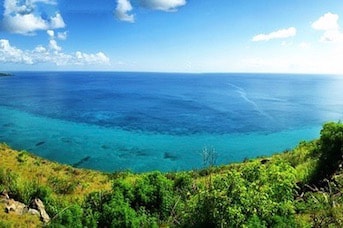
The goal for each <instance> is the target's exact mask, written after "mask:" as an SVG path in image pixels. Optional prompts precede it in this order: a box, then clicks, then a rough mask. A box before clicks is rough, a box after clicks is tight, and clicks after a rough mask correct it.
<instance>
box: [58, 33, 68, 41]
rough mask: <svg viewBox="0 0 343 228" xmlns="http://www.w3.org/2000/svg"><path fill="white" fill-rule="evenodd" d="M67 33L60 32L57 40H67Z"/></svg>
mask: <svg viewBox="0 0 343 228" xmlns="http://www.w3.org/2000/svg"><path fill="white" fill-rule="evenodd" d="M67 34H68V33H67V32H59V33H57V38H58V39H60V40H66V39H67Z"/></svg>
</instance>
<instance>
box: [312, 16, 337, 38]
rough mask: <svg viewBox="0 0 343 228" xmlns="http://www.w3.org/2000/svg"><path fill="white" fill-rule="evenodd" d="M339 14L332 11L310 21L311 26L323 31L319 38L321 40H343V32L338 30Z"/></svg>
mask: <svg viewBox="0 0 343 228" xmlns="http://www.w3.org/2000/svg"><path fill="white" fill-rule="evenodd" d="M338 19H339V16H338V15H337V14H333V13H330V12H329V13H326V14H324V15H323V16H321V17H320V18H319V19H318V20H316V21H315V22H313V23H312V28H313V29H315V30H319V31H324V34H323V35H322V37H321V38H320V41H322V42H337V41H343V32H341V31H340V26H339V24H338Z"/></svg>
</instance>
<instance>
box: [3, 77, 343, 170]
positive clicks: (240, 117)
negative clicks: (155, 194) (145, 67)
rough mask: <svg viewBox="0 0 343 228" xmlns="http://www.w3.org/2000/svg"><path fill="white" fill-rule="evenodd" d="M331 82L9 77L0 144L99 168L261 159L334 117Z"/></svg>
mask: <svg viewBox="0 0 343 228" xmlns="http://www.w3.org/2000/svg"><path fill="white" fill-rule="evenodd" d="M342 88H343V80H342V78H340V77H337V76H328V75H322V76H314V75H306V76H304V75H262V74H157V73H154V74H150V73H92V72H82V73H75V72H74V73H73V72H63V73H44V72H39V73H25V72H21V73H16V74H15V76H14V77H6V78H0V129H1V133H0V141H3V142H6V143H8V144H9V145H10V146H12V147H14V148H17V149H25V150H28V151H31V152H34V153H36V154H38V155H40V156H43V157H45V158H48V159H51V160H55V161H59V162H63V163H68V164H72V165H73V164H74V165H75V166H78V167H87V168H92V169H99V170H104V171H114V170H124V169H131V170H133V171H139V172H140V171H148V170H156V169H158V170H161V171H170V170H185V169H192V168H199V167H201V166H202V165H203V164H202V157H201V152H202V150H203V148H205V147H207V148H214V149H215V150H216V152H217V153H218V159H217V162H218V164H223V163H228V162H234V161H241V160H243V159H244V158H250V157H256V156H260V155H270V154H272V153H275V152H281V151H283V150H285V149H290V148H293V147H294V146H295V145H297V143H298V142H299V141H301V140H309V139H313V138H317V137H318V136H319V131H320V128H321V125H322V123H323V122H325V121H330V120H332V121H337V120H340V119H342V116H343V111H342V110H343V93H342V92H341V91H342Z"/></svg>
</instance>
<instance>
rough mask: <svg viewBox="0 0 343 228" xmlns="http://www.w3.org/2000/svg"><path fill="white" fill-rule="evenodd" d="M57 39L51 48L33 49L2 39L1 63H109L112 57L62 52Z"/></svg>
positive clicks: (53, 41) (101, 54)
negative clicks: (17, 46)
mask: <svg viewBox="0 0 343 228" xmlns="http://www.w3.org/2000/svg"><path fill="white" fill-rule="evenodd" d="M61 51H62V48H61V47H59V46H58V44H57V42H56V41H55V40H50V41H49V48H46V47H43V46H42V45H39V46H37V47H35V48H34V49H33V50H21V49H19V48H16V47H14V46H12V45H11V44H10V42H9V40H5V39H1V40H0V63H16V64H39V63H53V64H55V65H58V66H61V65H108V64H109V63H110V59H109V58H108V57H107V56H106V55H105V54H104V53H103V52H98V53H95V54H89V53H83V52H80V51H78V52H76V53H72V54H68V53H63V52H61Z"/></svg>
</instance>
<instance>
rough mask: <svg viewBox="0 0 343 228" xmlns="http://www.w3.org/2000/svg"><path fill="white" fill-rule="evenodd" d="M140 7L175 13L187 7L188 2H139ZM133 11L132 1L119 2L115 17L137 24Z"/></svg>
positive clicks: (139, 0) (118, 0) (120, 0)
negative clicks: (180, 8)
mask: <svg viewBox="0 0 343 228" xmlns="http://www.w3.org/2000/svg"><path fill="white" fill-rule="evenodd" d="M137 2H138V5H140V6H142V7H145V8H148V9H151V10H161V11H165V12H175V11H177V9H178V8H179V7H182V6H184V5H186V3H187V2H186V0H137ZM132 10H133V7H132V5H131V0H117V7H116V9H115V11H114V14H115V16H116V17H117V18H118V19H119V20H121V21H127V22H131V23H133V22H135V17H134V15H133V14H130V12H131V11H132Z"/></svg>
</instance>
